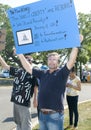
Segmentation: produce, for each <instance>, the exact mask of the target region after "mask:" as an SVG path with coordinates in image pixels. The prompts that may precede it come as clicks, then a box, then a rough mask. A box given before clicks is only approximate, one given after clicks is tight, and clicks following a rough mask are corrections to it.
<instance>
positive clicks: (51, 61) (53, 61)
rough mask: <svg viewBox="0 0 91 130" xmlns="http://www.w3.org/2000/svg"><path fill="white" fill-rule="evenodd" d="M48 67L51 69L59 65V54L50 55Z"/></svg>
mask: <svg viewBox="0 0 91 130" xmlns="http://www.w3.org/2000/svg"><path fill="white" fill-rule="evenodd" d="M48 67H49V69H57V67H58V57H57V56H50V57H48Z"/></svg>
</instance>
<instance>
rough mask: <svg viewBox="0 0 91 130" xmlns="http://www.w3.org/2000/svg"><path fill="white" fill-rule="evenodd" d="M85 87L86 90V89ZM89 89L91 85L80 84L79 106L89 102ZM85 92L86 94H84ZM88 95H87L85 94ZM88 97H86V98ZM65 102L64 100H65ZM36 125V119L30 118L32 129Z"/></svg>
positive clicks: (90, 92)
mask: <svg viewBox="0 0 91 130" xmlns="http://www.w3.org/2000/svg"><path fill="white" fill-rule="evenodd" d="M86 87H87V88H86ZM89 87H91V83H82V91H81V93H80V94H79V95H80V96H79V104H80V103H84V102H87V101H91V96H89V95H91V91H90V90H91V88H90V89H88V88H89ZM86 91H87V92H86ZM86 93H88V94H86ZM87 95H88V96H87ZM65 101H66V100H65ZM67 107H68V106H67V104H66V102H65V103H64V109H66V108H67ZM37 124H38V117H37V116H36V117H34V118H32V128H34V127H35V126H36V125H37ZM13 130H16V128H14V129H13Z"/></svg>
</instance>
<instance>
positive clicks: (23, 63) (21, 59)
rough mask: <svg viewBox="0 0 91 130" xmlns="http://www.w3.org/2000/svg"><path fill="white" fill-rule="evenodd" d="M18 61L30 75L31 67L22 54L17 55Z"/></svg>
mask: <svg viewBox="0 0 91 130" xmlns="http://www.w3.org/2000/svg"><path fill="white" fill-rule="evenodd" d="M18 57H19V59H20V61H21V64H22V66H23V68H24V69H25V70H26V71H27V72H29V73H30V74H32V65H31V64H30V63H29V62H28V61H27V60H26V58H25V57H24V55H23V54H19V55H18Z"/></svg>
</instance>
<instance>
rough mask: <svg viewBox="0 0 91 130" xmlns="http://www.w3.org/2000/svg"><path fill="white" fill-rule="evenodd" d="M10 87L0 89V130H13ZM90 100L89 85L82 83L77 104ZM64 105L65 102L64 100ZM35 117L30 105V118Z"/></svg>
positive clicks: (34, 111) (90, 90) (90, 84)
mask: <svg viewBox="0 0 91 130" xmlns="http://www.w3.org/2000/svg"><path fill="white" fill-rule="evenodd" d="M11 91H12V87H11V86H10V87H5V86H4V87H0V130H12V129H13V128H15V123H14V122H13V103H11V102H10V97H11ZM85 100H91V83H82V90H81V92H80V93H79V102H82V101H85ZM64 104H65V105H66V100H64ZM34 116H36V109H35V108H33V105H32V118H33V117H34Z"/></svg>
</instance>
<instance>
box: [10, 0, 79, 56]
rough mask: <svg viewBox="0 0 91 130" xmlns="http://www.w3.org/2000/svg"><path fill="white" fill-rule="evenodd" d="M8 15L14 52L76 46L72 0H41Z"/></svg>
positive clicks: (75, 19)
mask: <svg viewBox="0 0 91 130" xmlns="http://www.w3.org/2000/svg"><path fill="white" fill-rule="evenodd" d="M8 15H9V19H10V23H11V26H12V30H13V34H14V40H15V46H16V52H17V53H18V54H20V53H29V52H40V51H48V50H57V49H63V48H71V47H79V46H80V40H79V30H78V24H77V18H76V13H75V7H74V2H73V0H48V1H47V0H41V1H38V2H36V3H32V4H27V5H24V6H20V7H16V8H11V9H9V10H8Z"/></svg>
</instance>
